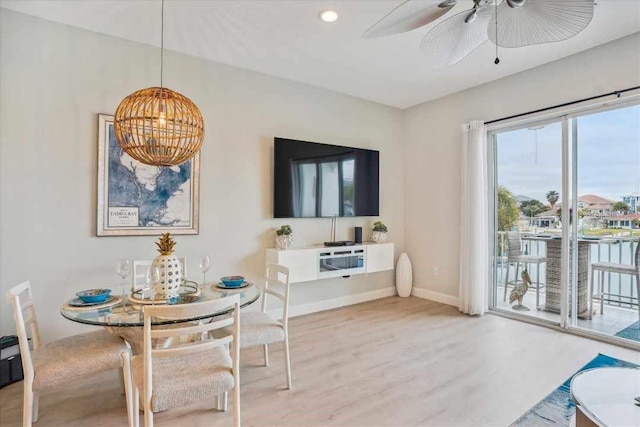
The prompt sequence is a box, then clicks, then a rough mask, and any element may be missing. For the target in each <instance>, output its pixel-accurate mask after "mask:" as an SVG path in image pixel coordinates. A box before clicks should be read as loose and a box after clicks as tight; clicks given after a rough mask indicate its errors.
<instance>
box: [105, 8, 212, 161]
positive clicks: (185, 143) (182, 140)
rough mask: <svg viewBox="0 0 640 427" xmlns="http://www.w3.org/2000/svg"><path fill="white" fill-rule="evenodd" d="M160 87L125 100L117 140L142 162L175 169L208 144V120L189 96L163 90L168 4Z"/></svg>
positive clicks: (119, 111) (119, 114) (117, 123)
mask: <svg viewBox="0 0 640 427" xmlns="http://www.w3.org/2000/svg"><path fill="white" fill-rule="evenodd" d="M161 20H162V23H161V34H162V35H161V42H160V45H161V48H160V52H161V53H160V87H150V88H146V89H142V90H139V91H136V92H134V93H132V94H131V95H129V96H127V97H126V98H124V99H123V100H122V101H121V102H120V105H118V108H117V109H116V115H115V118H114V124H113V125H114V130H115V136H116V140H117V141H118V144H120V147H122V149H123V150H124V151H125V152H126V153H127V154H128V155H129V156H131V157H133V158H134V159H136V160H138V161H139V162H142V163H145V164H147V165H153V166H175V165H179V164H181V163H184V162H186V161H187V160H189V159H191V158H192V157H193V156H195V155H196V153H197V152H198V151H199V150H200V147H201V146H202V141H203V140H204V120H203V119H202V113H200V110H199V109H198V107H197V106H196V105H195V104H194V103H193V102H192V101H191V100H190V99H189V98H187V97H186V96H184V95H181V94H179V93H178V92H175V91H173V90H171V89H168V88H165V87H163V81H162V73H163V63H164V0H162V19H161Z"/></svg>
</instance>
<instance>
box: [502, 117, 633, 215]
mask: <svg viewBox="0 0 640 427" xmlns="http://www.w3.org/2000/svg"><path fill="white" fill-rule="evenodd" d="M497 155H498V183H499V184H501V185H504V186H505V187H507V188H508V189H509V190H511V192H512V193H513V194H514V195H520V194H521V195H525V196H529V197H533V198H535V199H538V200H540V201H541V202H543V203H547V201H546V197H545V195H546V193H547V192H548V191H549V190H555V191H557V192H558V193H562V192H561V190H562V125H561V124H560V123H552V124H549V125H546V126H545V127H544V128H541V129H534V128H532V129H520V130H516V131H512V132H505V133H501V134H499V135H498V153H497ZM634 193H636V194H637V193H640V106H639V105H634V106H631V107H625V108H621V109H617V110H611V111H604V112H600V113H596V114H590V115H587V116H582V117H579V118H578V194H579V195H583V194H596V195H598V196H602V197H605V198H608V199H611V200H620V199H621V198H622V196H626V195H630V194H634Z"/></svg>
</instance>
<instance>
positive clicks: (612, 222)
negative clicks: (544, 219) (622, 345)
mask: <svg viewBox="0 0 640 427" xmlns="http://www.w3.org/2000/svg"><path fill="white" fill-rule="evenodd" d="M569 120H570V123H571V139H572V141H574V142H573V151H574V153H575V161H574V162H573V167H574V168H575V170H574V172H573V176H574V181H573V182H574V184H573V193H574V194H576V195H577V200H576V203H574V205H575V209H576V211H575V212H576V213H575V214H574V215H573V216H574V218H573V219H574V220H575V221H576V224H577V230H576V232H575V234H574V236H573V244H574V245H577V247H578V254H579V255H578V257H579V258H578V259H577V260H576V261H575V263H576V268H577V271H578V276H580V275H581V277H578V279H577V281H576V280H574V281H573V283H572V286H573V287H575V288H576V289H577V293H578V295H579V296H578V302H580V304H579V305H580V306H579V307H578V309H577V310H576V311H575V313H574V312H572V315H571V325H572V326H574V327H577V328H579V329H582V330H585V331H591V332H593V333H597V334H602V335H605V336H612V337H616V338H623V339H628V340H631V341H636V342H638V343H640V324H639V323H638V322H639V320H640V310H639V309H638V291H639V290H640V287H639V286H638V284H637V283H636V280H639V279H636V277H638V276H637V274H638V272H639V271H640V270H639V269H640V266H637V265H636V259H635V256H636V250H637V248H638V240H639V238H640V204H639V203H638V201H640V105H638V104H632V105H625V106H613V107H608V108H604V109H602V110H601V111H596V112H593V113H590V114H582V115H577V116H575V117H571V118H570V119H569ZM581 247H582V249H581ZM591 272H593V274H592V275H591V274H590V273H591ZM590 281H592V282H593V289H591V288H590V283H589V282H590ZM582 295H584V297H582ZM581 299H582V300H581ZM587 300H588V301H587ZM572 302H573V301H572ZM574 304H575V303H574ZM583 308H584V309H583Z"/></svg>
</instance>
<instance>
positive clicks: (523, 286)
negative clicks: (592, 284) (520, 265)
mask: <svg viewBox="0 0 640 427" xmlns="http://www.w3.org/2000/svg"><path fill="white" fill-rule="evenodd" d="M529 285H531V277H529V273H528V272H527V269H526V268H525V269H524V270H522V282H520V283H516V285H515V286H514V287H513V289H512V290H511V293H510V294H509V304H513V303H514V302H515V301H516V300H517V301H518V304H516V305H514V306H511V308H513V309H514V310H523V311H529V308H528V307H525V306H524V305H522V299H523V298H524V296H525V295H526V293H527V291H528V290H529Z"/></svg>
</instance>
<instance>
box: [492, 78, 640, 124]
mask: <svg viewBox="0 0 640 427" xmlns="http://www.w3.org/2000/svg"><path fill="white" fill-rule="evenodd" d="M638 89H640V86H634V87H630V88H627V89H622V90H614V91H613V92H609V93H605V94H602V95H596V96H591V97H589V98H582V99H578V100H576V101H571V102H565V103H563V104H557V105H553V106H551V107H546V108H540V109H538V110H533V111H527V112H526V113H520V114H514V115H513V116H508V117H502V118H500V119H496V120H491V121H488V122H484V124H485V125H490V124H493V123H498V122H502V121H505V120H510V119H516V118H518V117H524V116H528V115H530V114H536V113H542V112H544V111H549V110H554V109H556V108H560V107H568V106H569V105H573V104H580V103H581V102H586V101H593V100H594V99H599V98H606V97H607V96H613V95H615V96H617V97H618V98H620V95H621V94H623V93H625V92H631V91H634V90H638Z"/></svg>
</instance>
